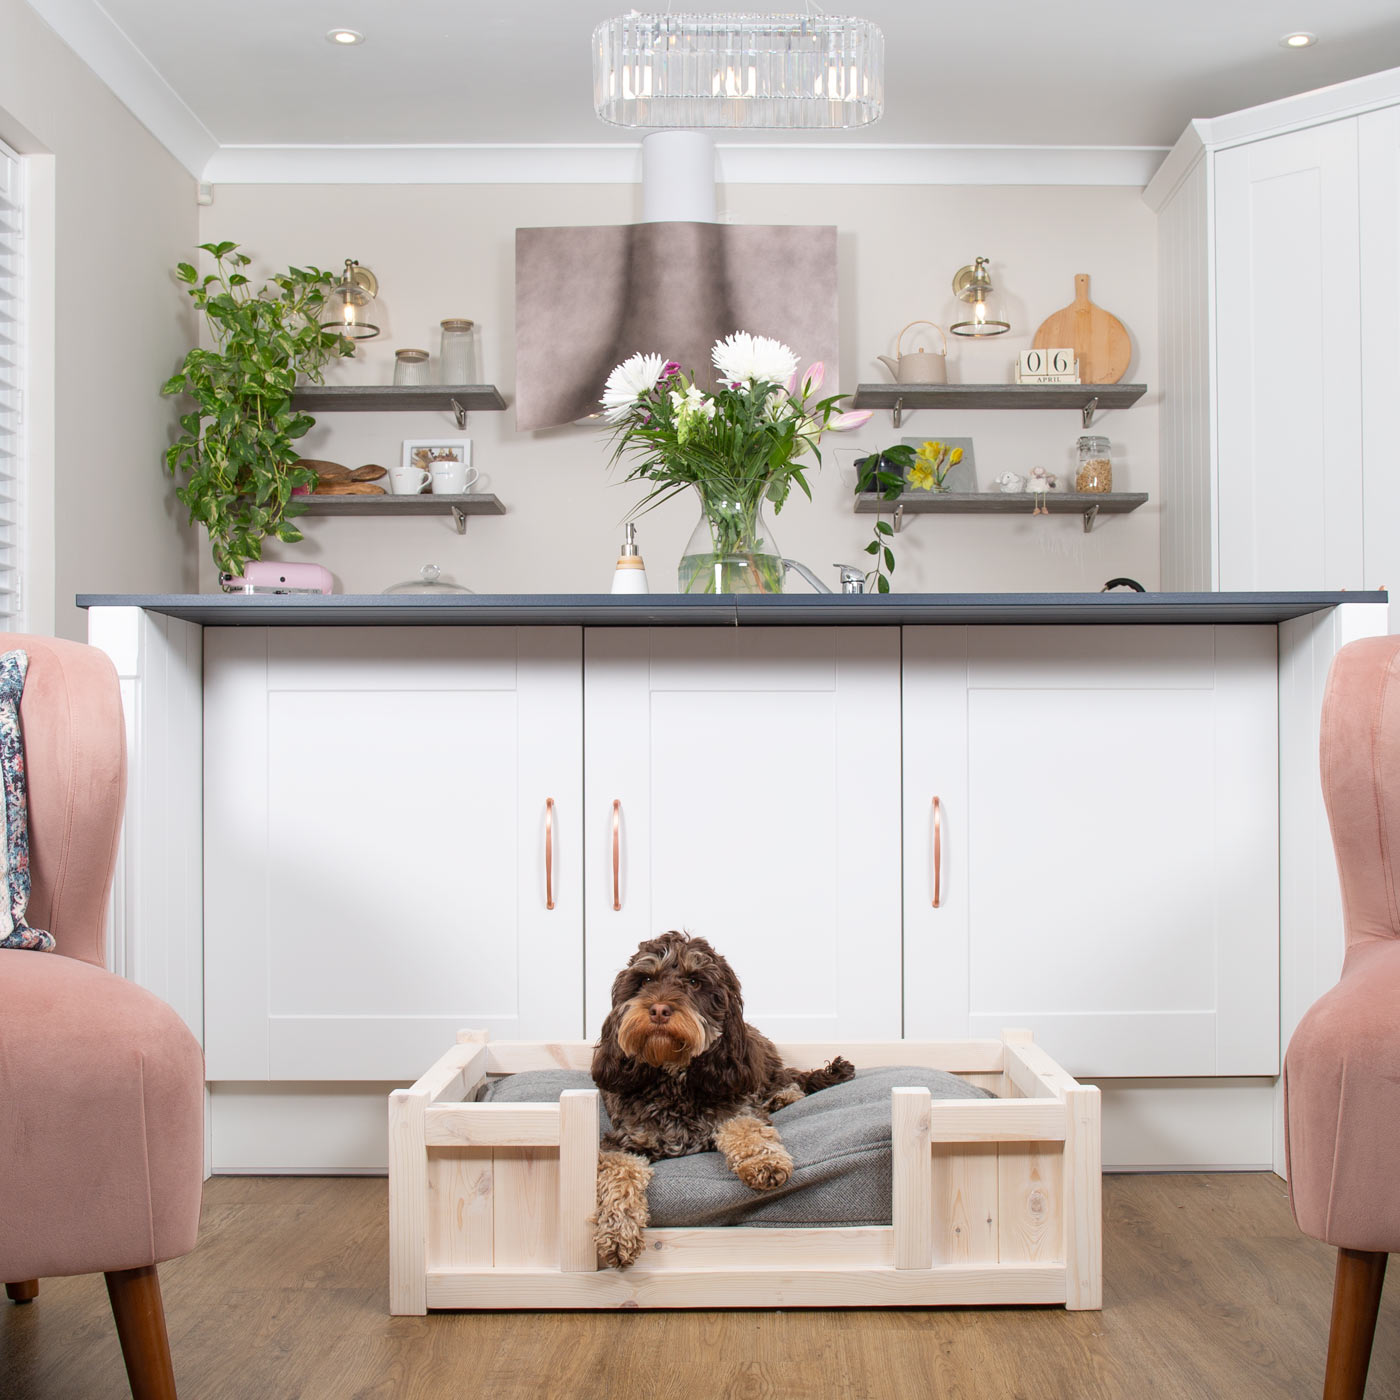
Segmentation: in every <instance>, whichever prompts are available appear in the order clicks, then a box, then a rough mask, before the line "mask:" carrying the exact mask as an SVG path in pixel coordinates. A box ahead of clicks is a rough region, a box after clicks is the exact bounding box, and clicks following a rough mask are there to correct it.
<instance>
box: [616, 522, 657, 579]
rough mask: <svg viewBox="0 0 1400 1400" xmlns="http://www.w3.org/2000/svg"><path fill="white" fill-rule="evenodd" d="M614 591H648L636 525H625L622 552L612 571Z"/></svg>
mask: <svg viewBox="0 0 1400 1400" xmlns="http://www.w3.org/2000/svg"><path fill="white" fill-rule="evenodd" d="M612 591H613V592H614V593H650V592H651V590H650V589H649V588H648V587H647V570H646V565H645V564H643V563H642V552H641V550H639V549H638V548H637V527H636V526H635V525H633V524H631V523H630V522H629V523H628V525H627V538H626V539H625V540H624V541H623V543H622V553H621V554H620V555H618V559H617V568H616V570H615V571H614V573H613V585H612Z"/></svg>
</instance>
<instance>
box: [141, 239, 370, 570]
mask: <svg viewBox="0 0 1400 1400" xmlns="http://www.w3.org/2000/svg"><path fill="white" fill-rule="evenodd" d="M200 247H201V248H202V249H203V251H204V252H206V253H208V254H209V255H210V256H211V257H212V258H213V259H214V262H215V265H216V268H217V271H215V272H211V273H209V274H208V275H207V276H205V277H200V275H199V273H198V272H197V271H196V270H195V268H194V267H193V266H192V265H191V264H190V263H180V264H179V265H178V266H177V268H176V275H177V276H178V277H179V279H180V281H181V282H183V283H185V284H186V286H187V288H188V293H189V295H190V296H191V297H192V298H193V299H194V304H195V306H196V307H197V308H198V310H199V311H200V312H201V313H202V315H203V316H204V319H205V321H206V323H207V324H208V327H209V331H210V334H211V336H212V338H213V341H214V348H213V349H209V350H205V349H200V348H196V349H193V350H191V351H190V352H189V354H187V355H186V356H185V359H184V363H183V364H182V365H181V366H180V370H179V372H178V373H176V374H175V375H173V376H172V377H171V378H170V379H169V380H168V381H167V382H166V384H165V386H164V387H163V388H162V390H161V393H163V394H188V395H189V396H190V398H192V399H193V400H194V402H195V408H194V411H193V412H190V413H184V414H181V415H180V428H181V433H180V436H179V437H178V438H177V439H176V440H175V441H174V442H173V443H172V444H171V445H170V447H169V448H167V450H166V453H165V465H166V469H167V470H168V471H169V472H170V474H171V475H172V476H178V475H179V473H181V472H185V473H187V474H188V480H187V481H186V482H185V484H184V485H183V486H179V487H177V488H176V492H175V494H176V495H177V496H178V497H179V499H180V500H181V501H182V502H184V504H185V505H187V506H188V507H189V511H190V521H191V523H193V522H196V521H197V522H198V523H199V524H201V525H203V526H204V528H205V529H206V530H207V531H208V532H209V544H210V547H211V550H212V552H213V555H214V563H215V564H216V565H217V566H218V568H219V570H220V572H221V573H226V574H239V573H241V572H242V570H243V565H244V564H246V563H247V562H248V561H249V560H253V559H260V558H261V557H262V542H263V540H264V538H266V537H267V536H268V535H272V536H274V537H275V538H277V539H279V540H286V541H289V542H295V541H296V540H299V539H301V538H302V534H301V531H300V530H298V529H297V527H296V525H295V524H294V523H293V521H294V518H295V517H296V516H297V515H298V514H299V513H300V512H301V511H302V510H303V509H304V507H303V506H301V505H300V503H299V501H298V499H297V497H296V496H295V495H294V494H293V493H294V492H295V491H296V488H297V487H299V486H300V487H307V488H308V489H309V488H311V487H314V486H315V484H316V476H315V473H314V472H313V471H311V470H310V469H309V468H305V467H298V466H297V465H296V463H297V461H298V460H299V458H300V456H301V453H300V451H299V450H298V448H297V445H296V442H297V439H298V438H300V437H303V436H304V435H305V434H306V432H307V431H308V430H309V429H310V428H311V426H312V424H313V423H314V422H315V421H316V420H315V419H314V418H312V417H311V415H310V414H308V413H300V412H298V411H297V410H296V409H295V408H293V407H292V390H293V388H294V387H295V386H296V382H297V376H298V375H305V376H306V377H307V378H308V379H310V380H311V381H312V382H313V383H320V382H321V371H322V369H323V368H324V366H325V365H326V364H327V363H328V362H329V361H330V360H333V359H336V358H338V357H339V356H341V355H352V354H354V346H353V345H352V344H351V343H350V341H348V340H347V339H346V338H345V337H344V336H342V335H339V334H337V333H336V332H335V331H330V330H325V329H323V328H322V327H321V325H320V324H319V313H320V312H321V309H322V308H323V307H324V305H325V300H326V297H325V289H326V288H328V287H330V286H331V285H332V283H333V282H334V280H335V279H334V276H333V275H332V274H331V273H329V272H322V271H321V270H320V269H319V268H315V267H306V268H302V267H293V268H289V269H288V270H287V271H286V272H283V273H279V274H278V275H276V276H274V277H273V278H271V280H270V281H269V282H268V283H267V284H266V285H264V286H263V287H262V288H261V289H258V290H255V289H254V287H253V284H252V281H251V279H250V278H248V277H247V276H246V275H245V274H244V273H243V271H242V269H243V268H245V267H247V266H248V264H249V262H251V259H250V258H249V257H248V256H247V255H246V254H244V253H240V252H239V251H238V245H237V244H236V243H201V244H200Z"/></svg>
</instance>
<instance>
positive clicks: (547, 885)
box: [544, 797, 554, 909]
mask: <svg viewBox="0 0 1400 1400" xmlns="http://www.w3.org/2000/svg"><path fill="white" fill-rule="evenodd" d="M544 907H545V908H546V909H553V908H554V799H553V798H552V797H546V798H545V800H544Z"/></svg>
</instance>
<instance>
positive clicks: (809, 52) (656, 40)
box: [593, 13, 885, 130]
mask: <svg viewBox="0 0 1400 1400" xmlns="http://www.w3.org/2000/svg"><path fill="white" fill-rule="evenodd" d="M593 106H594V109H595V110H596V111H597V113H598V115H599V116H600V117H601V118H602V119H603V120H604V121H605V122H610V123H611V124H612V125H614V126H642V127H684V128H688V129H694V128H698V127H748V128H757V129H765V130H778V129H783V130H821V129H824V130H832V129H840V128H846V127H855V126H865V125H867V124H868V123H870V122H873V121H877V120H878V119H879V117H880V116H881V115H882V113H883V112H884V110H885V37H884V35H883V34H882V33H881V31H880V29H879V27H878V26H877V25H874V24H871V23H870V22H869V21H868V20H863V19H852V18H842V17H839V16H835V15H823V14H805V15H738V14H735V15H730V14H715V15H672V14H664V15H642V14H636V13H633V14H628V15H621V16H619V17H618V18H617V19H610V20H605V21H604V22H603V23H602V24H600V25H599V26H598V27H597V29H595V30H594V31H593Z"/></svg>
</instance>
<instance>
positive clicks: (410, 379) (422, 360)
mask: <svg viewBox="0 0 1400 1400" xmlns="http://www.w3.org/2000/svg"><path fill="white" fill-rule="evenodd" d="M427 382H428V352H427V351H426V350H395V351H394V383H395V384H426V383H427Z"/></svg>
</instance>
